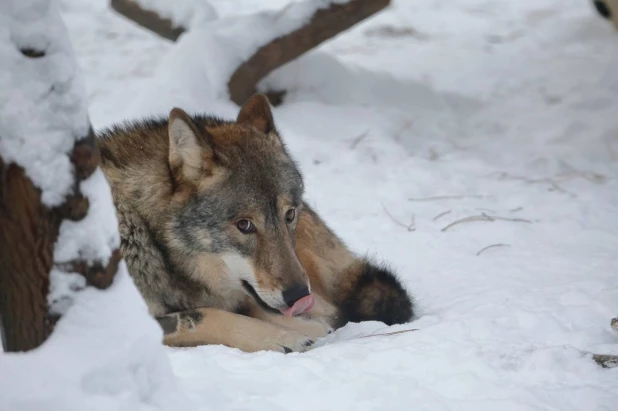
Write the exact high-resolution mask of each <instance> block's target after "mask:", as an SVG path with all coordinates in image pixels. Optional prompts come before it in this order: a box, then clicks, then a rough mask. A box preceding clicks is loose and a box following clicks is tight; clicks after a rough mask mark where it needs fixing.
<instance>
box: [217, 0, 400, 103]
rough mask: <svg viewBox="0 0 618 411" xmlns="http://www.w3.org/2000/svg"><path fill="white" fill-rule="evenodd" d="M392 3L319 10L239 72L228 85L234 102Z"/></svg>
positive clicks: (360, 0)
mask: <svg viewBox="0 0 618 411" xmlns="http://www.w3.org/2000/svg"><path fill="white" fill-rule="evenodd" d="M389 3H390V0H351V1H349V2H348V3H343V4H338V3H333V4H331V5H330V6H329V7H327V8H324V9H319V10H317V11H316V12H315V13H314V14H313V16H312V17H311V20H310V21H309V22H308V23H306V24H305V25H303V26H301V27H299V28H298V29H296V30H294V31H292V32H290V33H289V34H286V35H284V36H281V37H278V38H276V39H273V40H272V41H270V42H269V43H268V44H265V45H264V46H262V47H260V48H259V49H258V50H257V51H256V52H255V53H254V54H253V56H251V57H250V58H249V59H248V60H247V61H245V62H244V63H243V64H241V65H240V66H239V67H238V68H237V69H236V71H235V72H234V74H232V76H231V77H230V80H229V82H228V90H229V93H230V98H231V100H232V101H233V102H234V103H236V104H238V105H242V104H243V103H244V102H245V101H246V100H247V99H248V98H249V97H251V95H253V94H254V93H255V92H256V85H257V84H258V82H259V81H260V80H261V79H263V78H264V77H266V75H268V74H269V73H270V72H271V71H273V70H274V69H276V68H278V67H280V66H282V65H284V64H286V63H288V62H290V61H292V60H294V59H296V58H298V57H299V56H301V55H302V54H304V53H306V52H307V51H309V50H311V49H313V48H314V47H316V46H318V45H319V44H321V43H323V42H324V41H326V40H328V39H330V38H332V37H334V36H336V35H337V34H339V33H341V32H342V31H344V30H347V29H349V28H350V27H352V26H354V25H355V24H357V23H359V22H360V21H362V20H364V19H366V18H367V17H369V16H371V15H373V14H375V13H377V12H378V11H380V10H382V9H383V8H385V7H386V6H388V5H389Z"/></svg>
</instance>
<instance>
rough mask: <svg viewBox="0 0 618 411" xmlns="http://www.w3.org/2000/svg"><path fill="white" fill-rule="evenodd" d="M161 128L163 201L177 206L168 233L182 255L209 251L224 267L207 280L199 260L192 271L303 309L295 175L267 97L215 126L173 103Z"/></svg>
mask: <svg viewBox="0 0 618 411" xmlns="http://www.w3.org/2000/svg"><path fill="white" fill-rule="evenodd" d="M168 134H169V167H170V173H171V179H172V181H173V186H174V194H173V195H172V197H171V198H172V200H171V201H178V204H179V206H178V212H176V213H174V214H175V217H174V218H173V220H172V222H171V231H172V232H173V235H174V237H175V238H176V239H177V241H178V242H180V246H181V247H182V248H183V249H184V250H187V257H188V258H196V259H199V256H200V255H202V256H203V255H210V256H212V255H216V256H217V257H218V258H220V259H221V260H222V261H223V262H224V264H225V265H226V266H227V268H228V270H226V271H227V273H228V274H227V276H226V278H224V279H222V278H217V279H211V278H208V276H209V273H208V269H209V267H207V266H200V267H198V268H197V271H198V272H196V273H194V275H195V276H196V277H198V278H199V277H202V278H204V279H206V278H208V280H209V281H218V282H225V283H226V287H233V288H238V289H239V290H240V289H242V290H244V291H245V292H246V293H248V294H250V295H251V296H252V297H253V298H254V299H255V300H256V301H257V302H258V303H260V304H261V305H265V306H267V307H269V308H270V309H271V310H273V309H274V310H277V311H280V312H281V313H283V314H288V315H294V314H299V313H301V312H304V311H306V310H309V309H311V306H312V305H313V297H311V295H310V289H309V281H308V277H307V274H306V272H305V270H304V269H303V267H302V265H301V264H300V262H299V260H298V257H297V256H296V252H295V241H294V231H295V229H296V224H297V222H298V216H299V213H300V212H301V208H302V194H303V181H302V177H301V174H300V172H299V171H298V169H297V167H296V165H295V164H294V162H293V160H292V159H291V158H290V156H289V155H288V154H287V152H286V150H285V147H284V145H283V142H282V141H281V138H280V136H279V134H278V133H277V130H276V128H275V124H274V121H273V117H272V113H271V110H270V106H269V103H268V100H267V98H266V97H265V96H263V95H255V96H253V97H251V98H250V99H249V100H248V101H247V103H246V104H245V105H244V106H243V107H242V108H241V110H240V113H239V114H238V117H237V119H236V122H221V123H220V124H216V125H215V126H209V124H208V122H202V121H200V120H199V118H197V117H193V118H192V117H191V116H189V115H187V114H186V113H185V112H184V111H182V110H180V109H178V108H175V109H173V110H172V111H171V113H170V117H169V123H168ZM187 199H188V200H187ZM211 268H212V267H211ZM217 272H219V271H218V270H217Z"/></svg>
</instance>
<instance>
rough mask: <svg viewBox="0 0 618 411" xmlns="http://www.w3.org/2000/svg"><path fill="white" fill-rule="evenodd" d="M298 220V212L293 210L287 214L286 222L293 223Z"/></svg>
mask: <svg viewBox="0 0 618 411" xmlns="http://www.w3.org/2000/svg"><path fill="white" fill-rule="evenodd" d="M295 218H296V210H295V209H293V208H291V209H289V210H288V211H287V212H286V213H285V221H287V222H288V223H291V222H292V221H294V219H295Z"/></svg>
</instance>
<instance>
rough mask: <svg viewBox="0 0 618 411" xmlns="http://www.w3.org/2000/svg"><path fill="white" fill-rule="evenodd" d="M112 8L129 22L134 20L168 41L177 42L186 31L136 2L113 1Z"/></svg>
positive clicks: (127, 0) (129, 0)
mask: <svg viewBox="0 0 618 411" xmlns="http://www.w3.org/2000/svg"><path fill="white" fill-rule="evenodd" d="M111 6H112V8H113V9H114V10H116V11H117V12H118V13H120V14H122V15H123V16H125V17H126V18H128V19H129V20H133V21H134V22H136V23H137V24H139V25H140V26H142V27H144V28H146V29H148V30H150V31H152V32H154V33H156V34H158V35H159V36H161V37H165V38H166V39H169V40H172V41H176V40H177V39H178V37H180V35H181V34H182V33H183V32H184V31H185V28H184V27H180V26H176V25H174V23H173V22H172V20H171V19H166V18H163V17H161V16H159V14H157V12H155V11H151V10H146V9H144V8H142V6H140V5H139V4H138V3H137V2H136V1H135V0H111Z"/></svg>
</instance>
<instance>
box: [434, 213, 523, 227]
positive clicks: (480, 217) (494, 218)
mask: <svg viewBox="0 0 618 411" xmlns="http://www.w3.org/2000/svg"><path fill="white" fill-rule="evenodd" d="M470 221H490V222H494V221H513V222H516V223H528V224H532V221H530V220H526V219H525V218H507V217H498V216H492V215H487V214H481V215H473V216H469V217H464V218H460V219H459V220H455V221H453V222H452V223H450V224H449V225H447V226H446V227H444V228H443V229H442V230H441V231H446V230H448V229H449V228H451V227H453V226H455V225H457V224H460V223H466V222H470Z"/></svg>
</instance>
